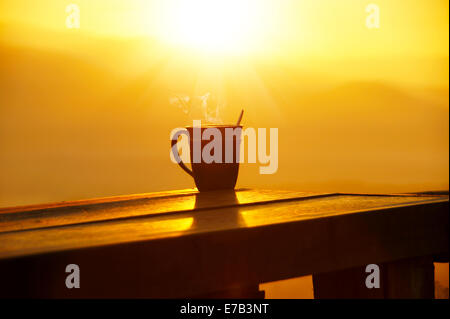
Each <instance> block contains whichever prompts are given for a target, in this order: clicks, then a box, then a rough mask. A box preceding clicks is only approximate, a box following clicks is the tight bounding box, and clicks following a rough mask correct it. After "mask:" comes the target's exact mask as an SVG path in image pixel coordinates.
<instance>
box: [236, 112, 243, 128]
mask: <svg viewBox="0 0 450 319" xmlns="http://www.w3.org/2000/svg"><path fill="white" fill-rule="evenodd" d="M243 115H244V110H242V111H241V114H240V115H239V119H238V121H237V123H236V126H239V124H241V121H242V116H243Z"/></svg>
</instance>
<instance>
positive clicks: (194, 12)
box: [164, 0, 264, 52]
mask: <svg viewBox="0 0 450 319" xmlns="http://www.w3.org/2000/svg"><path fill="white" fill-rule="evenodd" d="M263 3H264V2H263V1H256V0H189V1H183V0H178V1H171V2H170V5H168V7H167V11H166V15H165V21H164V24H165V28H164V29H165V30H166V31H165V32H166V34H165V38H166V40H168V41H170V42H172V43H175V44H183V45H188V46H190V47H192V48H195V49H200V50H204V51H219V52H230V51H247V50H249V49H251V48H252V46H254V45H255V43H256V42H257V41H258V40H259V39H260V38H261V36H262V31H263V27H264V23H263V21H262V20H263V19H262V9H263V8H262V7H263V6H262V4H263Z"/></svg>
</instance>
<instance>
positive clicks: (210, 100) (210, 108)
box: [169, 92, 225, 124]
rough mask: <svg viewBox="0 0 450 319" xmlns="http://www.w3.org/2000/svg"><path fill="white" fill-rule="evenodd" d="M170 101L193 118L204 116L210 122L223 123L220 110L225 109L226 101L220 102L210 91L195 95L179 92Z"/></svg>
mask: <svg viewBox="0 0 450 319" xmlns="http://www.w3.org/2000/svg"><path fill="white" fill-rule="evenodd" d="M169 102H170V104H172V105H174V106H176V107H178V108H179V109H181V110H182V111H183V113H184V114H186V115H188V116H190V117H192V118H193V119H200V118H202V119H204V120H205V121H206V123H210V124H222V123H223V121H222V118H221V114H220V112H221V110H222V111H223V109H224V107H225V103H221V102H219V101H218V99H217V98H216V97H215V96H213V95H212V94H211V93H210V92H207V93H205V94H204V95H200V96H194V97H190V96H188V95H184V94H179V95H176V96H173V97H171V98H170V99H169Z"/></svg>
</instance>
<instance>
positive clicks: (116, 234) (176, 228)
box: [0, 194, 448, 258]
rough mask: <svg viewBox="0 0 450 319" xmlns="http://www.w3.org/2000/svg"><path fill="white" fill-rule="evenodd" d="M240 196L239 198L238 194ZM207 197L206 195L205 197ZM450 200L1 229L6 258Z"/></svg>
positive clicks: (336, 203)
mask: <svg viewBox="0 0 450 319" xmlns="http://www.w3.org/2000/svg"><path fill="white" fill-rule="evenodd" d="M234 199H235V200H237V198H236V197H235V198H234ZM202 200H205V202H203V201H202ZM441 201H448V198H447V199H442V198H440V197H432V198H427V199H423V198H416V197H392V198H391V197H373V196H333V197H325V198H321V197H319V198H308V199H305V200H303V201H291V202H285V203H283V204H280V203H277V202H276V203H271V204H264V205H261V204H260V205H251V206H231V207H225V208H217V209H213V210H196V211H187V212H183V211H181V212H179V213H176V214H160V215H158V216H147V215H145V216H143V217H140V218H136V216H134V218H127V219H123V220H120V219H119V220H110V221H102V222H96V223H86V224H81V225H68V226H64V227H54V228H48V229H46V228H44V229H35V230H32V229H31V230H27V231H19V232H5V233H0V258H10V257H17V256H22V255H28V254H36V253H46V252H52V251H58V250H67V249H79V248H86V247H93V246H101V245H111V244H120V243H125V242H133V241H142V240H155V239H164V238H171V237H177V236H183V235H187V234H195V233H203V232H217V231H224V230H232V229H238V228H242V229H244V228H247V227H257V226H264V225H271V224H274V223H288V222H293V221H300V220H306V219H314V218H323V217H328V216H337V215H340V214H351V213H354V212H357V211H362V210H371V209H372V210H373V209H377V208H380V209H381V208H389V207H393V206H395V205H399V206H407V205H417V204H421V203H433V202H441ZM210 202H211V196H210V194H208V196H205V197H204V196H203V195H200V196H199V198H198V200H197V202H194V206H197V205H198V206H199V207H204V206H207V205H209V203H210Z"/></svg>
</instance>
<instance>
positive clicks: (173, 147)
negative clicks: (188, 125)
mask: <svg viewBox="0 0 450 319" xmlns="http://www.w3.org/2000/svg"><path fill="white" fill-rule="evenodd" d="M181 134H186V135H187V137H188V138H190V136H189V132H188V131H187V130H179V131H178V132H176V133H175V134H174V135H173V136H172V139H171V141H170V148H171V150H172V154H173V157H174V158H175V160H176V161H177V163H178V165H180V167H181V168H182V169H183V170H184V171H185V172H186V173H188V174H189V175H191V176H192V177H194V174H193V173H192V171H191V170H190V169H189V168H188V167H187V166H186V164H184V163H183V161H182V160H181V158H180V155H179V154H178V148H177V146H176V145H177V143H178V137H179V136H180V135H181Z"/></svg>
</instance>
